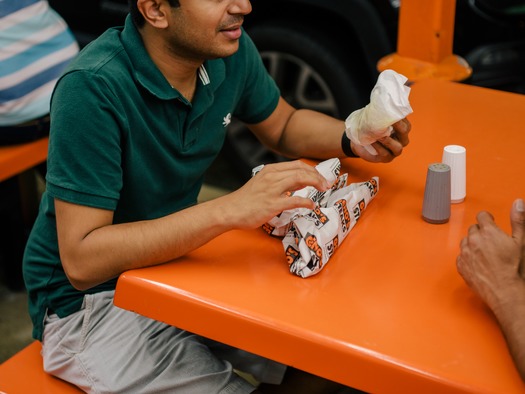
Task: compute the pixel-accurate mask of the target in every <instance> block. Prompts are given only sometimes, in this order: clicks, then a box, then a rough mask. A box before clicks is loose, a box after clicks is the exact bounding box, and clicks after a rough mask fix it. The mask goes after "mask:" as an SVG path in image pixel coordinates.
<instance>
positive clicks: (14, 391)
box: [0, 341, 83, 394]
mask: <svg viewBox="0 0 525 394" xmlns="http://www.w3.org/2000/svg"><path fill="white" fill-rule="evenodd" d="M41 349H42V345H41V344H40V342H38V341H35V342H33V343H31V344H30V345H29V346H27V347H26V348H24V349H23V350H21V351H20V352H18V353H17V354H15V355H14V356H13V357H11V358H10V359H8V360H7V361H5V362H4V363H2V364H0V394H4V393H5V394H29V393H31V394H39V393H42V394H60V393H66V394H67V393H70V394H78V393H82V392H83V391H81V390H80V389H78V388H77V387H75V386H73V385H72V384H69V383H67V382H64V381H63V380H60V379H58V378H55V377H53V376H51V375H49V374H47V373H46V372H44V368H43V367H42V356H41V355H40V350H41Z"/></svg>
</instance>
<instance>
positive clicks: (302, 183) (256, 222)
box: [223, 160, 332, 228]
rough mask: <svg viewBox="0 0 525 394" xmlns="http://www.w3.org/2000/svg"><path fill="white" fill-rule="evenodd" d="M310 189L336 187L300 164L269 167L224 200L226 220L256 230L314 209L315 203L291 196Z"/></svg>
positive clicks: (310, 168) (314, 170) (291, 162)
mask: <svg viewBox="0 0 525 394" xmlns="http://www.w3.org/2000/svg"><path fill="white" fill-rule="evenodd" d="M306 186H313V187H315V188H316V189H318V190H320V191H326V190H328V189H329V188H330V187H331V186H332V185H329V184H328V182H327V181H326V179H325V178H324V177H323V176H322V175H321V174H320V173H319V172H318V171H317V170H316V169H315V167H313V166H310V165H308V164H306V163H304V162H302V161H299V160H296V161H290V162H283V163H277V164H267V165H265V166H264V168H263V169H262V170H261V171H259V172H258V173H257V174H256V175H255V176H254V177H253V178H251V179H250V180H249V181H248V182H247V183H246V184H245V185H244V186H243V187H241V188H240V189H238V190H236V191H234V192H232V193H230V194H228V195H226V196H224V197H223V199H225V200H223V201H224V202H226V204H225V214H226V218H225V220H228V221H229V223H231V224H232V226H233V227H234V228H255V227H259V226H261V225H263V224H264V223H266V222H267V221H268V220H270V219H271V218H272V217H274V216H276V215H278V214H279V213H281V212H282V211H285V210H288V209H294V208H309V209H313V208H315V204H314V202H313V201H312V200H310V199H308V198H303V197H297V196H291V195H290V192H294V191H296V190H300V189H302V188H304V187H306Z"/></svg>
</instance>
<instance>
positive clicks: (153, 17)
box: [137, 0, 168, 29]
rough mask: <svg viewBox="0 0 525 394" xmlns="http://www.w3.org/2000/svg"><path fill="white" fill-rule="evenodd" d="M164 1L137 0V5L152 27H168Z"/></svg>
mask: <svg viewBox="0 0 525 394" xmlns="http://www.w3.org/2000/svg"><path fill="white" fill-rule="evenodd" d="M166 6H167V4H166V1H164V0H138V1H137V7H138V9H139V11H140V13H141V14H142V16H143V17H144V19H145V20H146V23H149V24H150V25H152V26H153V27H156V28H158V29H164V28H166V27H168V19H167V15H166V12H165V11H166V9H167V8H166Z"/></svg>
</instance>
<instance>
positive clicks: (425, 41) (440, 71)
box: [377, 0, 472, 81]
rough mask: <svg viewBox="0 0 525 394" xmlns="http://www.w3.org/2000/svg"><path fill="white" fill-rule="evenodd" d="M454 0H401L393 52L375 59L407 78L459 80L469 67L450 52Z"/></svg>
mask: <svg viewBox="0 0 525 394" xmlns="http://www.w3.org/2000/svg"><path fill="white" fill-rule="evenodd" d="M455 9H456V0H425V1H421V0H403V1H402V2H401V8H400V14H399V30H398V42H397V53H394V54H391V55H388V56H386V57H384V58H383V59H381V60H380V61H379V63H378V66H377V67H378V69H379V71H383V70H385V69H388V68H389V69H393V70H395V71H397V72H399V73H401V74H403V75H405V76H406V77H407V78H408V79H409V80H411V81H416V80H419V79H424V78H436V79H443V80H450V81H460V80H463V79H466V78H468V77H469V76H470V75H471V74H472V69H471V68H470V66H469V65H468V64H467V62H466V61H465V60H464V59H463V58H461V57H460V56H457V55H454V54H453V53H452V46H453V39H454V18H455Z"/></svg>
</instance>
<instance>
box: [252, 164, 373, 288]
mask: <svg viewBox="0 0 525 394" xmlns="http://www.w3.org/2000/svg"><path fill="white" fill-rule="evenodd" d="M261 169H262V166H259V167H257V168H255V169H254V170H253V172H252V173H253V175H256V174H257V172H258V171H260V170H261ZM316 169H317V171H319V173H320V174H321V175H323V176H324V177H325V178H326V180H327V181H328V182H329V183H330V184H332V187H331V189H329V190H327V191H325V192H320V191H318V190H317V189H315V188H314V187H311V186H309V187H305V188H303V189H301V190H298V191H295V192H293V193H292V195H295V196H301V197H306V198H309V199H311V200H313V201H314V202H315V203H316V208H315V209H314V210H311V209H307V208H297V209H291V210H287V211H283V212H281V213H280V214H279V215H277V216H275V217H273V218H272V219H271V220H270V221H268V222H267V223H266V224H264V225H263V229H264V230H265V231H266V232H267V233H268V234H270V235H273V236H277V237H282V243H283V247H284V252H285V255H286V259H287V262H288V265H289V268H290V272H291V273H293V274H295V275H297V276H300V277H303V278H307V277H309V276H312V275H315V274H317V273H319V272H320V271H321V270H322V269H323V268H324V266H325V265H326V263H327V262H328V261H329V259H330V258H331V257H332V255H333V254H334V252H335V250H336V249H337V248H338V247H339V245H340V244H341V243H342V242H343V240H344V239H345V238H346V236H347V235H348V233H349V232H350V230H351V229H352V228H353V227H354V226H355V224H356V222H357V220H358V219H359V218H360V217H361V214H362V213H363V211H364V210H365V208H366V207H367V206H368V204H369V203H370V201H371V200H372V199H373V198H374V197H375V195H376V194H377V192H378V190H379V178H378V177H373V178H372V179H370V180H369V181H366V182H360V183H352V184H350V185H347V180H348V174H339V173H340V170H341V163H340V161H339V159H337V158H335V159H330V160H326V161H323V162H321V163H319V164H318V165H317V166H316Z"/></svg>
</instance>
